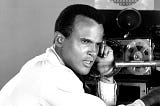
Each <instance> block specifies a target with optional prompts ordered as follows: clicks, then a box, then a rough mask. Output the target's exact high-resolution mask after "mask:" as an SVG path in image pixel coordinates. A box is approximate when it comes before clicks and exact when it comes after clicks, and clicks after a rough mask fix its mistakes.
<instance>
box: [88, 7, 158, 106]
mask: <svg viewBox="0 0 160 106" xmlns="http://www.w3.org/2000/svg"><path fill="white" fill-rule="evenodd" d="M99 11H100V12H101V13H102V14H103V16H104V19H106V21H105V23H104V32H105V34H106V36H105V38H104V40H105V42H106V44H107V45H109V46H110V47H111V48H112V49H113V51H114V57H115V64H114V67H115V69H114V71H113V73H111V74H110V75H109V76H108V77H110V76H113V77H114V79H115V80H116V82H117V84H118V89H117V104H127V103H130V102H133V101H134V100H135V99H138V98H140V97H142V96H144V95H146V94H147V93H148V92H149V90H150V89H151V88H153V87H155V86H159V85H160V83H159V82H160V79H159V78H158V76H159V75H160V73H159V72H160V70H159V67H160V42H159V41H160V20H159V19H160V11H158V10H136V9H134V8H129V9H123V10H99ZM92 75H93V74H92ZM88 78H89V77H88ZM86 84H88V85H89V86H91V88H93V90H90V91H91V92H90V93H92V94H95V92H96V90H95V89H96V84H97V83H96V78H95V77H94V80H93V79H92V80H90V79H89V80H87V81H86ZM94 85H95V86H94ZM127 91H129V92H127ZM125 94H127V95H125Z"/></svg>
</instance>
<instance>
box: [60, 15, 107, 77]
mask: <svg viewBox="0 0 160 106" xmlns="http://www.w3.org/2000/svg"><path fill="white" fill-rule="evenodd" d="M103 32H104V30H103V26H102V25H101V24H97V23H96V22H95V21H93V20H92V19H89V18H86V17H83V16H77V17H76V19H75V22H74V28H73V31H72V33H71V36H70V37H69V38H66V39H65V40H64V44H63V47H62V58H63V61H64V63H65V65H66V66H67V67H69V68H71V69H72V70H73V71H75V72H76V73H78V74H80V75H86V74H88V73H89V71H90V69H91V67H92V65H93V63H94V61H95V59H96V57H97V54H98V51H99V44H100V43H101V42H102V37H103Z"/></svg>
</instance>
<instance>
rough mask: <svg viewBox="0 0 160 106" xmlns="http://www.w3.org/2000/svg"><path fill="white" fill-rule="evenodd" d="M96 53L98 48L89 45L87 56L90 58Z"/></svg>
mask: <svg viewBox="0 0 160 106" xmlns="http://www.w3.org/2000/svg"><path fill="white" fill-rule="evenodd" d="M97 53H98V47H97V45H91V47H90V49H89V52H88V54H89V55H92V56H96V55H97Z"/></svg>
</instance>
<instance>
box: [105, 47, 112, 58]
mask: <svg viewBox="0 0 160 106" xmlns="http://www.w3.org/2000/svg"><path fill="white" fill-rule="evenodd" d="M112 55H113V50H112V48H111V47H109V46H105V48H104V57H108V56H112Z"/></svg>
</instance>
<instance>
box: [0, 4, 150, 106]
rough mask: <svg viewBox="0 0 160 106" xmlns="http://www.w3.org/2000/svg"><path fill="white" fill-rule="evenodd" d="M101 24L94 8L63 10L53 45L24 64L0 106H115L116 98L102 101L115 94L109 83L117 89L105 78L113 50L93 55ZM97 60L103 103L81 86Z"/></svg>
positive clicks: (1, 96) (141, 105)
mask: <svg viewBox="0 0 160 106" xmlns="http://www.w3.org/2000/svg"><path fill="white" fill-rule="evenodd" d="M102 24H103V19H102V16H101V15H100V14H99V13H98V12H97V11H96V9H94V8H93V7H90V6H87V5H81V4H76V5H71V6H68V7H67V8H65V9H64V10H63V11H62V12H61V14H60V15H59V17H58V19H57V21H56V24H55V33H54V41H53V45H52V46H51V47H50V48H48V49H47V50H46V52H45V53H44V54H42V55H39V56H36V57H35V58H33V59H32V60H30V61H28V62H27V63H26V64H25V65H24V66H23V67H22V69H21V71H20V72H19V73H18V74H17V75H16V76H15V77H14V78H13V79H12V80H10V81H9V82H8V83H7V84H6V85H5V86H4V87H3V88H2V90H1V92H0V106H106V105H107V106H112V105H115V98H113V99H111V100H109V99H110V98H109V99H108V98H107V97H105V96H107V94H108V95H109V92H110V90H111V91H113V90H112V89H108V88H109V87H110V84H111V86H113V85H116V84H115V83H114V82H113V78H106V77H105V75H107V74H109V73H110V72H111V71H112V62H113V60H114V57H113V51H112V49H111V48H110V47H108V46H105V47H104V50H103V51H102V52H101V54H103V55H104V56H103V57H99V56H97V54H98V52H99V45H100V44H101V42H102V40H103V35H104V29H103V25H102ZM100 51H101V50H100ZM95 61H97V70H98V71H99V73H100V75H101V80H100V81H99V87H100V91H99V93H101V95H100V97H101V99H100V98H98V97H96V96H93V95H90V94H87V93H85V92H84V89H83V84H82V82H81V76H82V75H87V74H88V73H89V72H90V69H91V67H92V65H93V63H94V62H95ZM108 84H109V86H108ZM106 91H107V92H106ZM111 96H112V93H111ZM102 99H103V100H102ZM103 101H104V102H103ZM143 101H145V100H143ZM134 104H138V106H144V103H143V102H142V100H136V101H135V102H134V103H133V104H130V105H134ZM146 106H148V105H146Z"/></svg>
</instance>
